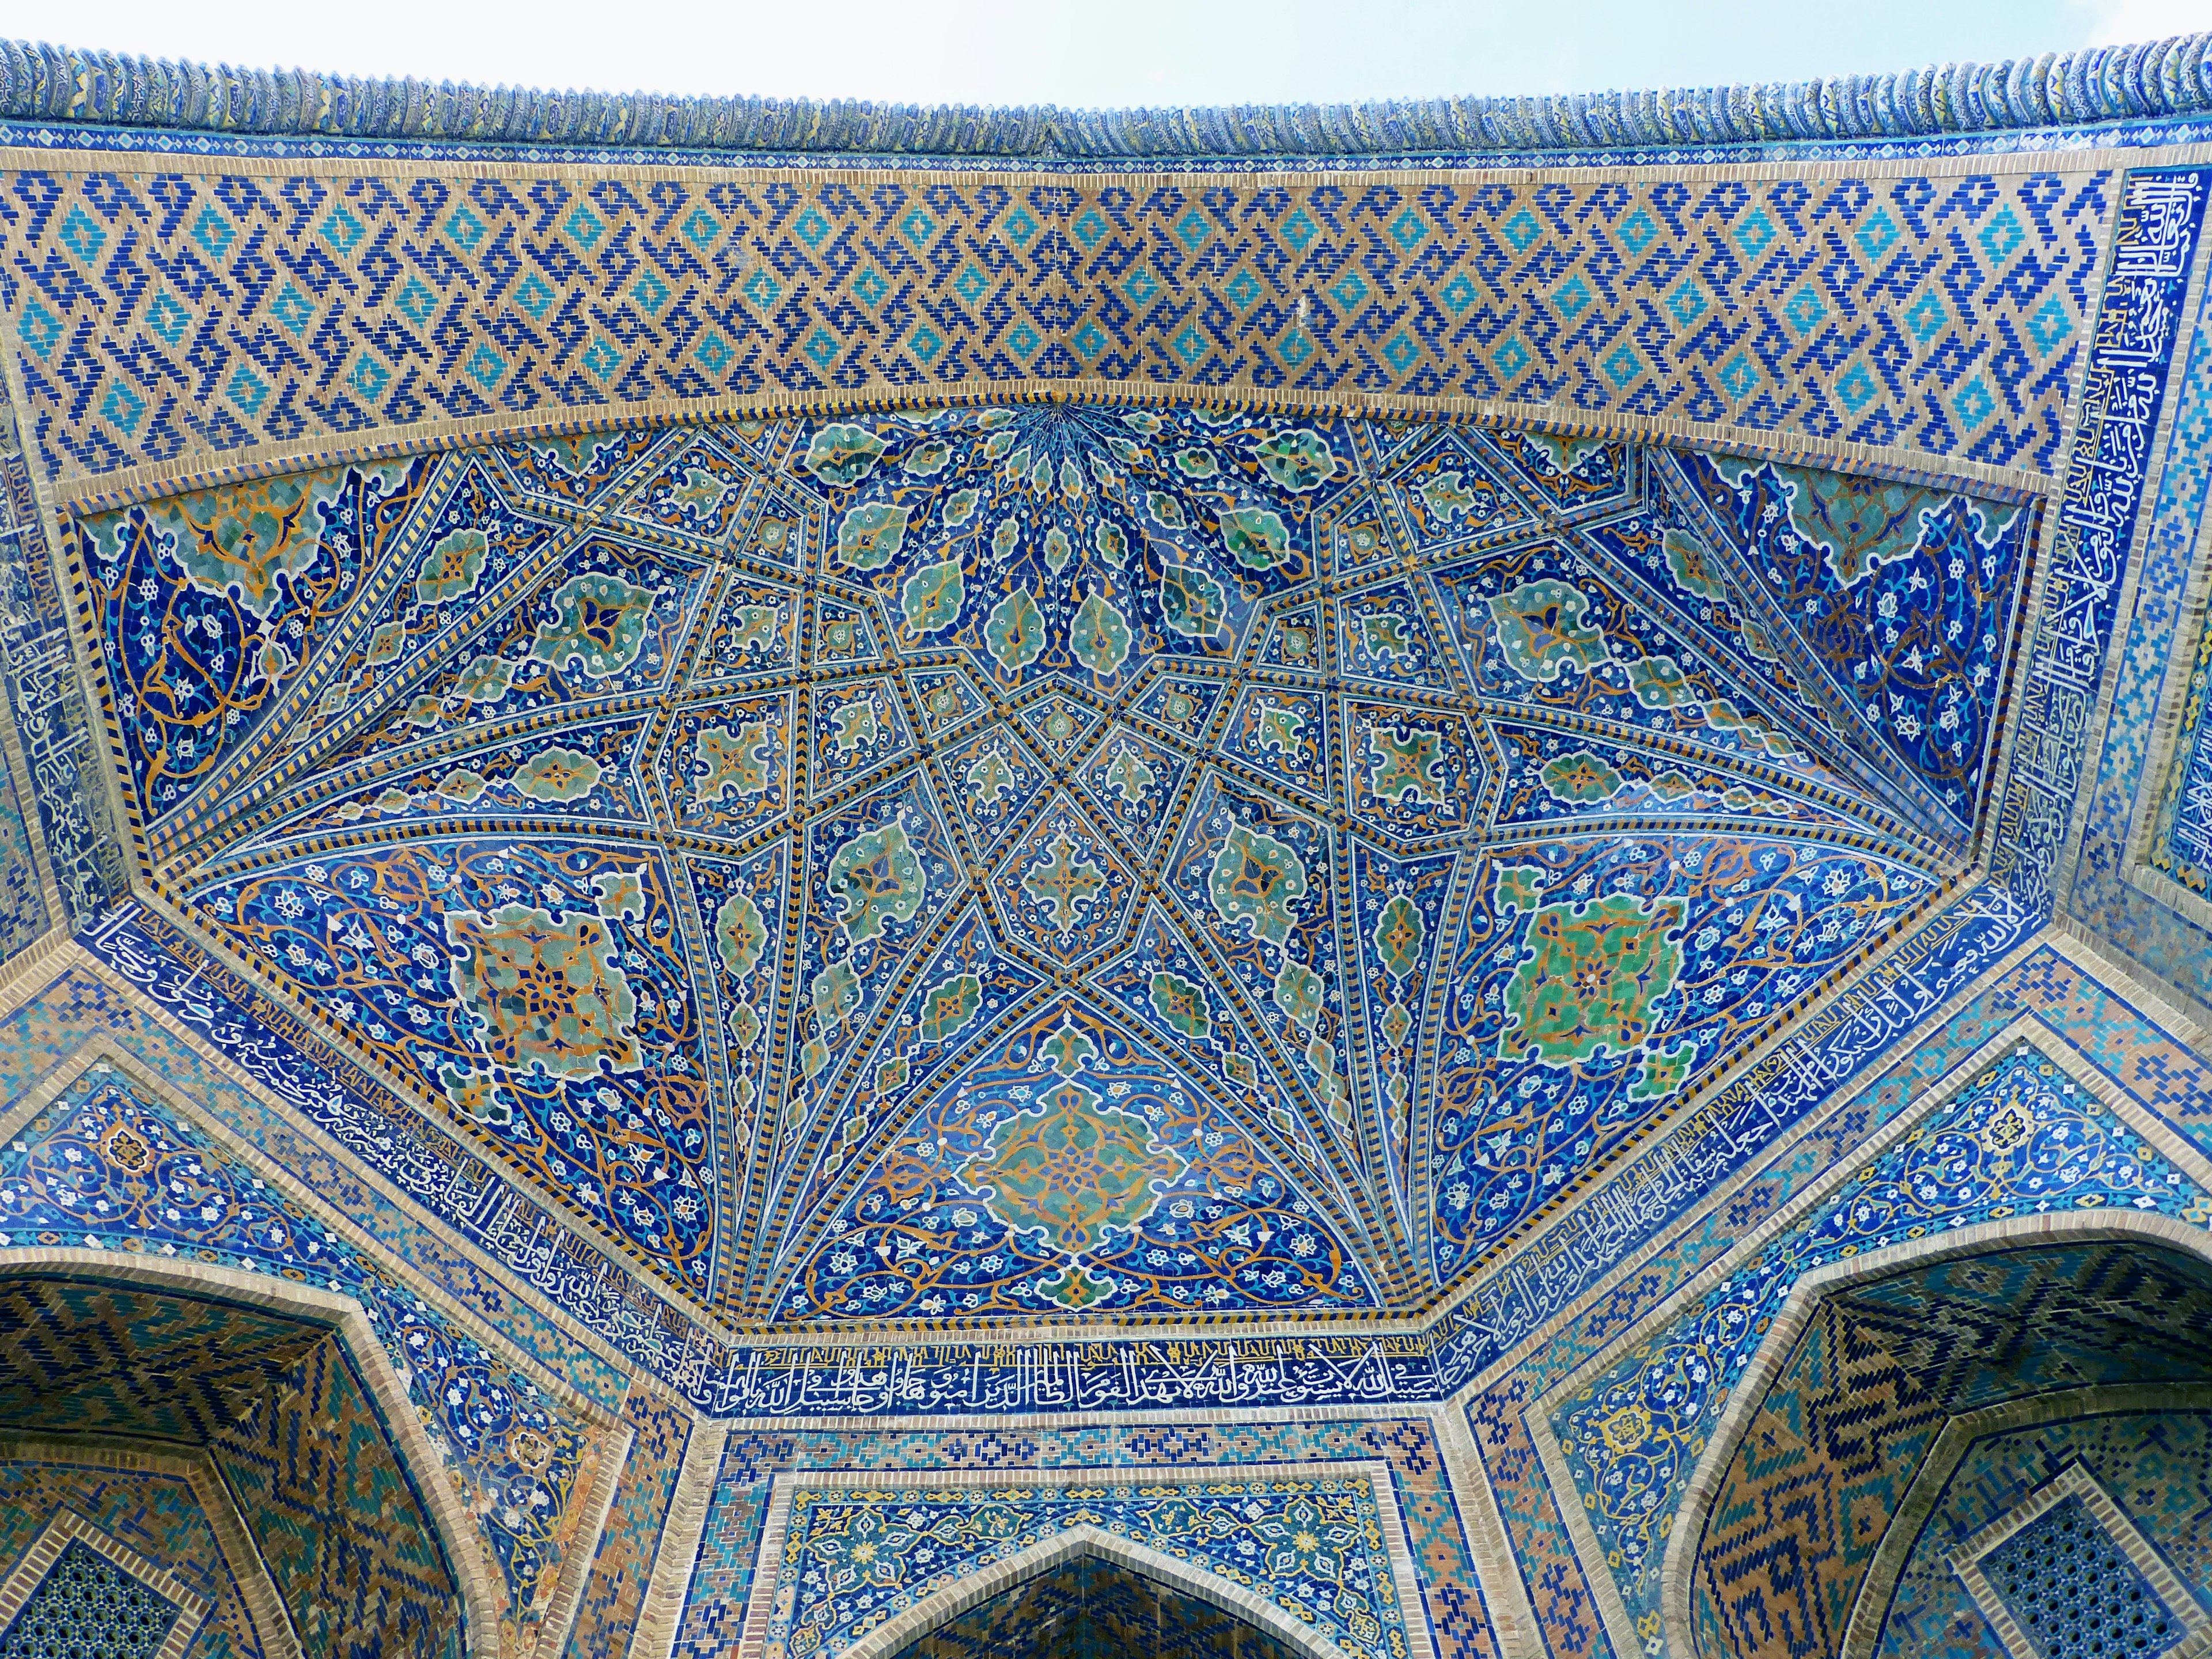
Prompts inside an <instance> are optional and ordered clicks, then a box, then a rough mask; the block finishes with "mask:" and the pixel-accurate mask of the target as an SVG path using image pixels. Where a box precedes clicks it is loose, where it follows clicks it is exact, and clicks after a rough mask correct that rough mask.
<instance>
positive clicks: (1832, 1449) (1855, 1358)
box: [1691, 1244, 2212, 1655]
mask: <svg viewBox="0 0 2212 1659" xmlns="http://www.w3.org/2000/svg"><path fill="white" fill-rule="evenodd" d="M2208 1330H2212V1273H2207V1272H2206V1271H2205V1270H2203V1268H2202V1267H2199V1266H2198V1265H2197V1264H2195V1263H2192V1262H2191V1261H2187V1260H2186V1259H2185V1258H2182V1257H2180V1256H2179V1255H2175V1254H2173V1253H2171V1252H2166V1251H2161V1250H2156V1249H2145V1248H2144V1247H2143V1246H2142V1245H2140V1244H2100V1245H2093V1246H2087V1247H2068V1248H2063V1249H2035V1248H2029V1249H2016V1250H2011V1251H2007V1252H2005V1253H2003V1254H2002V1255H1987V1256H1977V1257H1972V1258H1969V1259H1967V1260H1965V1261H1956V1262H1948V1263H1944V1264H1942V1265H1941V1266H1939V1267H1933V1268H1929V1269H1924V1270H1915V1271H1911V1272H1907V1273H1900V1274H1898V1275H1896V1276H1894V1277H1893V1278H1889V1279H1880V1280H1876V1281H1875V1282H1873V1283H1870V1284H1867V1285H1859V1286H1855V1287H1853V1288H1852V1289H1851V1290H1850V1291H1846V1292H1844V1293H1842V1294H1840V1295H1838V1296H1836V1297H1832V1298H1829V1299H1826V1300H1824V1301H1823V1302H1822V1303H1821V1304H1820V1308H1819V1309H1818V1310H1816V1312H1815V1314H1814V1319H1813V1322H1812V1324H1811V1325H1810V1326H1809V1327H1808V1329H1807V1331H1806V1333H1805V1334H1804V1335H1803V1336H1802V1338H1801V1339H1800V1342H1799V1346H1798V1347H1797V1348H1796V1350H1794V1351H1793V1352H1792V1353H1791V1355H1790V1359H1789V1362H1788V1363H1787V1364H1786V1365H1785V1366H1784V1369H1783V1370H1782V1371H1781V1373H1780V1374H1779V1375H1778V1376H1776V1378H1775V1379H1774V1381H1773V1382H1772V1383H1771V1384H1769V1385H1768V1387H1767V1389H1766V1392H1765V1395H1764V1396H1763V1397H1762V1399H1761V1401H1760V1404H1759V1410H1758V1412H1757V1413H1756V1415H1755V1416H1754V1417H1753V1419H1752V1421H1751V1424H1750V1426H1749V1428H1748V1430H1747V1433H1746V1437H1745V1439H1744V1443H1743V1445H1742V1447H1741V1449H1739V1451H1738V1452H1737V1454H1736V1456H1735V1460H1734V1461H1733V1462H1731V1463H1730V1464H1729V1467H1728V1468H1727V1470H1726V1471H1725V1472H1724V1473H1723V1475H1722V1477H1721V1484H1720V1486H1719V1488H1718V1490H1717V1497H1716V1498H1715V1501H1714V1504H1713V1506H1712V1509H1711V1515H1710V1518H1709V1519H1708V1521H1707V1522H1706V1525H1705V1532H1704V1534H1702V1536H1701V1537H1700V1539H1699V1547H1698V1555H1697V1563H1696V1567H1695V1573H1696V1578H1695V1587H1694V1589H1692V1599H1691V1610H1692V1620H1694V1621H1695V1627H1696V1629H1697V1632H1698V1633H1699V1638H1700V1640H1701V1641H1702V1642H1703V1643H1704V1644H1706V1645H1707V1647H1708V1650H1710V1651H1711V1652H1714V1653H1716V1654H1720V1653H1727V1654H1734V1655H1747V1654H1753V1653H1758V1652H1761V1651H1764V1650H1765V1648H1766V1646H1767V1644H1771V1643H1772V1642H1774V1641H1776V1640H1778V1639H1781V1640H1785V1641H1786V1642H1787V1643H1788V1644H1789V1646H1790V1648H1791V1650H1808V1649H1817V1650H1826V1651H1841V1650H1842V1648H1843V1645H1844V1630H1845V1627H1846V1626H1847V1624H1848V1623H1849V1620H1850V1613H1851V1608H1852V1606H1853V1604H1854V1602H1855V1601H1857V1597H1858V1595H1859V1594H1860V1587H1861V1585H1862V1584H1863V1583H1864V1581H1865V1578H1866V1575H1867V1572H1868V1570H1869V1565H1870V1564H1871V1562H1872V1559H1873V1557H1874V1553H1875V1550H1876V1549H1877V1548H1878V1547H1880V1545H1881V1542H1882V1540H1883V1538H1884V1536H1885V1534H1886V1531H1887V1525H1888V1522H1889V1520H1890V1517H1891V1516H1893V1515H1895V1514H1896V1513H1897V1512H1898V1511H1899V1509H1900V1508H1901V1507H1902V1505H1903V1501H1904V1498H1905V1493H1906V1491H1907V1490H1908V1488H1909V1487H1910V1486H1911V1482H1912V1480H1913V1478H1914V1477H1915V1475H1916V1474H1918V1473H1919V1470H1920V1466H1921V1463H1922V1462H1923V1459H1924V1457H1925V1456H1926V1455H1927V1453H1928V1451H1929V1449H1930V1447H1931V1446H1932V1444H1933V1443H1934V1441H1935V1438H1936V1435H1937V1434H1938V1433H1940V1432H1941V1431H1942V1429H1943V1426H1944V1425H1945V1424H1946V1423H1947V1422H1948V1421H1949V1420H1950V1419H1953V1418H1954V1417H1957V1416H1960V1415H1961V1414H1963V1413H1967V1412H1971V1411H1974V1410H1978V1409H1979V1408H1981V1407H1985V1406H1990V1405H1994V1404H1996V1403H1998V1402H2000V1401H2004V1400H2007V1399H2011V1398H2017V1397H2020V1396H2022V1395H2032V1394H2035V1393H2039V1392H2045V1391H2049V1390H2053V1389H2066V1388H2079V1387H2094V1386H2096V1385H2097V1384H2099V1383H2155V1382H2160V1381H2175V1382H2193V1381H2203V1380H2205V1379H2206V1378H2207V1377H2208V1376H2212V1365H2208V1364H2207V1362H2206V1358H2205V1355H2206V1352H2207V1350H2206V1346H2205V1338H2206V1334H2207V1332H2208ZM1992 1582H1993V1583H1994V1582H1996V1579H1995V1578H1994V1577H1993V1578H1992ZM2177 1634H2178V1630H2177Z"/></svg>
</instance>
